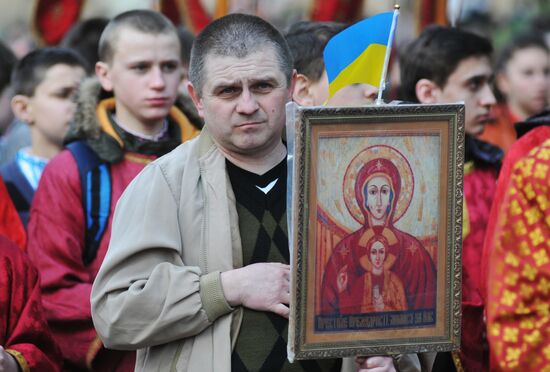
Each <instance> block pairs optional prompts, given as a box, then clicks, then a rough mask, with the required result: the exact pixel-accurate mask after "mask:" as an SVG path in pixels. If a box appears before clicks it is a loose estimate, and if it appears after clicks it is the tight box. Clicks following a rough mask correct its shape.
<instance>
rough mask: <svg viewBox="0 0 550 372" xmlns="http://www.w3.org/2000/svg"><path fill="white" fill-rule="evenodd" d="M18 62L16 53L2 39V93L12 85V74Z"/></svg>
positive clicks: (0, 63)
mask: <svg viewBox="0 0 550 372" xmlns="http://www.w3.org/2000/svg"><path fill="white" fill-rule="evenodd" d="M16 63H17V57H16V56H15V54H14V53H13V52H12V50H11V49H10V48H8V46H7V45H5V44H4V43H3V42H1V41H0V94H2V92H3V91H4V89H6V88H7V87H8V86H9V85H10V81H11V74H12V71H13V68H14V66H15V64H16Z"/></svg>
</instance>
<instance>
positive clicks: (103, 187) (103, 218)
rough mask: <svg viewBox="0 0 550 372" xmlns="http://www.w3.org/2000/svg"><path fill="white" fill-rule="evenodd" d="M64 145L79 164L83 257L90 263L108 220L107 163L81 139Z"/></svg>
mask: <svg viewBox="0 0 550 372" xmlns="http://www.w3.org/2000/svg"><path fill="white" fill-rule="evenodd" d="M66 148H67V149H68V150H69V151H70V152H71V154H73V157H74V158H75V160H76V164H77V166H78V173H79V175H80V185H81V189H82V208H83V210H84V217H85V219H86V221H85V225H86V232H85V246H84V252H83V254H82V259H83V261H84V264H85V265H88V264H89V263H91V262H92V261H93V260H94V259H95V257H96V255H97V251H98V249H99V244H100V243H101V239H102V238H103V234H104V233H105V230H106V228H107V225H108V223H109V214H110V210H111V173H110V169H109V165H108V164H107V163H105V162H104V161H102V160H101V159H100V158H99V157H98V156H97V154H96V153H95V152H94V151H93V150H92V149H91V148H90V147H89V146H88V145H87V144H86V143H85V142H83V141H76V142H71V143H70V144H68V145H67V146H66Z"/></svg>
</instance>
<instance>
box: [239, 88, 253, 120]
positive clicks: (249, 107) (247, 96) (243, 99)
mask: <svg viewBox="0 0 550 372" xmlns="http://www.w3.org/2000/svg"><path fill="white" fill-rule="evenodd" d="M258 108H259V106H258V101H257V100H256V97H255V96H254V94H252V93H251V92H250V90H248V89H243V91H242V93H241V95H240V96H239V99H238V101H237V108H236V109H237V112H238V113H239V114H243V115H251V114H253V113H255V112H256V111H257V110H258Z"/></svg>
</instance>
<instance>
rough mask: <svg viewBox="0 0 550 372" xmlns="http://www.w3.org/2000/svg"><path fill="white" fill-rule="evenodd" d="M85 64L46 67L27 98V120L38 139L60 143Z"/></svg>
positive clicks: (58, 144) (54, 143)
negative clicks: (39, 80) (82, 65)
mask: <svg viewBox="0 0 550 372" xmlns="http://www.w3.org/2000/svg"><path fill="white" fill-rule="evenodd" d="M85 75H86V72H85V71H84V68H82V67H78V66H69V65H63V64H58V65H54V66H52V67H51V68H49V69H48V71H46V73H45V75H44V79H43V80H42V82H41V83H40V84H38V86H37V87H36V89H35V91H34V95H33V96H32V97H29V100H28V109H27V113H28V115H29V116H28V121H29V123H30V124H31V125H32V126H34V128H36V131H37V133H39V135H40V137H41V140H42V141H43V142H45V143H51V144H53V145H55V146H61V145H62V144H63V139H64V137H65V134H66V133H67V130H68V129H69V123H70V122H71V120H72V118H73V116H74V113H75V109H76V103H75V100H74V98H75V94H76V91H77V89H78V84H79V83H80V81H81V80H82V79H83V78H84V76H85Z"/></svg>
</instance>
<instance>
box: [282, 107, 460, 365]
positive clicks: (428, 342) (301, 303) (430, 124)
mask: <svg viewBox="0 0 550 372" xmlns="http://www.w3.org/2000/svg"><path fill="white" fill-rule="evenodd" d="M286 135H287V142H288V149H289V157H288V159H289V167H288V172H289V177H288V186H289V187H288V194H287V205H289V208H288V219H289V240H290V250H291V265H292V278H291V301H290V319H289V340H288V352H289V359H290V360H293V359H317V358H332V357H346V356H354V355H392V354H406V353H416V352H427V351H451V350H457V349H458V348H459V345H460V332H461V331H460V327H461V280H462V265H461V260H462V258H461V251H462V204H463V166H464V105H463V104H442V105H410V104H403V105H383V106H367V107H352V108H336V107H313V108H306V107H301V106H298V105H296V104H294V103H289V104H287V127H286ZM385 136H390V137H391V140H392V141H393V140H394V139H393V137H395V138H396V139H395V140H396V141H400V140H401V137H402V140H403V141H408V140H406V138H418V139H417V140H416V141H421V140H423V139H422V136H435V137H433V138H435V139H431V138H432V137H430V139H427V140H426V141H431V142H430V143H435V144H436V145H435V146H434V148H437V149H438V150H437V152H436V153H432V154H431V153H429V152H427V153H426V154H427V155H428V156H433V157H434V158H437V157H439V158H440V161H439V163H438V164H439V165H438V168H436V169H437V172H435V173H436V174H429V173H427V174H423V177H422V180H427V181H429V182H436V180H439V183H437V185H438V186H433V187H434V188H435V189H437V190H439V191H438V192H439V194H437V195H439V196H438V197H437V201H436V203H435V204H437V206H436V207H433V208H432V209H433V210H434V211H437V214H436V215H437V217H436V218H434V220H436V224H435V225H436V227H435V230H434V231H436V233H435V234H434V235H433V236H435V238H434V241H435V243H434V247H435V248H434V251H435V252H436V253H432V258H433V257H436V258H437V262H436V263H435V267H436V278H437V285H436V288H437V291H436V294H437V295H436V297H435V298H436V300H435V303H436V305H435V307H434V308H432V309H429V310H430V311H432V314H434V316H435V317H434V318H433V319H431V320H430V321H431V322H432V323H433V324H431V323H430V324H428V325H426V324H427V323H426V324H423V323H422V322H419V323H422V325H420V326H416V323H414V324H415V325H412V323H413V321H412V320H410V319H409V318H407V319H409V320H408V321H409V323H407V324H408V325H407V326H406V327H402V328H400V327H394V326H392V328H391V329H378V328H377V329H372V330H366V329H359V330H358V329H357V328H352V327H350V326H349V325H350V324H352V319H351V318H350V316H348V318H347V321H346V323H341V324H343V326H333V327H329V328H325V329H323V330H322V331H321V330H320V329H321V328H322V326H319V324H322V323H320V322H317V320H319V321H320V320H323V319H325V318H326V317H324V318H323V315H321V314H320V313H319V311H320V310H319V306H320V305H319V306H318V303H319V301H320V300H319V297H320V289H319V288H318V287H319V283H320V279H318V278H322V276H323V272H320V271H323V270H320V269H319V268H320V267H324V266H322V265H323V264H324V261H323V262H322V263H320V262H321V261H322V260H321V258H318V257H320V256H321V253H320V251H319V248H318V244H319V241H320V239H321V238H320V236H319V235H318V234H319V232H318V231H317V229H318V224H316V222H315V221H316V220H317V219H318V218H319V217H318V213H319V212H318V205H319V203H320V201H319V200H320V196H319V195H320V194H319V193H320V192H321V191H320V189H321V188H325V187H332V186H331V185H329V186H327V182H324V183H323V185H321V184H319V179H320V175H319V174H320V173H319V172H320V169H321V168H323V167H325V168H327V165H326V164H325V163H323V162H321V160H322V159H323V156H324V155H320V154H319V151H320V150H319V149H320V148H321V147H320V146H321V145H320V143H321V142H320V141H322V140H321V139H322V138H330V139H332V138H336V139H337V140H339V141H340V142H342V143H344V144H345V146H341V147H338V146H340V145H335V146H333V147H334V151H332V155H333V156H336V157H340V156H343V157H344V158H345V157H346V156H348V154H346V152H348V151H355V152H357V150H353V149H350V148H349V147H348V146H347V144H348V141H349V140H348V138H351V139H352V140H353V141H359V142H358V143H361V142H360V141H363V140H364V141H366V142H365V143H367V142H368V143H369V144H370V145H372V144H373V143H374V144H376V141H382V142H383V141H386V140H388V141H389V139H386V137H385ZM390 137H388V138H390ZM382 142H380V143H382ZM331 143H332V142H331ZM437 144H439V145H437ZM379 146H383V145H382V144H380V145H379ZM437 146H439V147H437ZM365 147H366V146H365ZM329 148H330V147H329ZM409 150H410V151H413V152H412V153H414V147H413V150H411V149H410V148H409ZM365 151H369V150H365ZM422 151H424V152H426V151H429V150H426V149H422ZM403 152H404V151H403ZM324 154H325V155H326V153H324ZM329 155H330V154H329ZM352 156H357V155H355V153H354V154H350V155H349V156H348V158H350V157H352ZM320 159H321V160H320ZM349 163H350V164H351V162H349ZM417 163H418V162H417ZM323 164H325V165H323ZM346 164H347V163H346ZM419 164H421V166H422V164H423V163H419ZM335 168H338V167H335ZM424 173H426V172H424ZM325 181H326V180H325ZM338 182H339V181H338V180H335V182H334V183H335V184H338ZM419 182H420V180H419ZM329 183H330V182H329ZM334 187H340V186H334ZM341 189H342V190H343V189H344V186H342V187H341ZM338 190H339V189H338ZM415 192H416V191H415ZM416 195H417V194H414V196H412V195H411V197H413V198H414V197H416ZM421 197H423V196H421ZM321 202H322V200H321ZM348 210H349V208H348ZM415 212H417V214H419V215H420V214H421V213H419V212H418V211H416V210H415ZM418 219H419V220H420V221H421V222H420V224H422V222H423V220H422V219H421V217H418ZM432 225H433V223H432ZM336 244H337V243H335V244H334V245H336ZM434 261H435V260H434ZM316 278H317V279H316ZM419 311H420V310H418V309H415V310H414V311H413V310H407V311H405V312H403V311H402V312H400V313H399V312H395V313H391V312H386V313H385V314H386V316H392V314H401V315H403V316H405V315H407V314H413V313H414V314H413V315H411V317H414V316H416V317H417V318H418V319H419V318H420V317H421V316H420V315H416V314H417V313H418V312H419ZM378 314H380V313H378V312H373V313H364V314H362V315H361V316H363V318H362V320H361V321H362V322H368V321H369V319H370V318H369V317H371V316H379V315H378ZM388 314H389V315H388ZM426 314H427V313H426ZM395 316H397V315H395ZM333 318H334V321H333V323H330V324H333V325H334V324H337V323H338V322H340V321H339V320H338V319H344V318H345V316H343V315H342V316H340V318H338V316H334V317H333ZM327 319H329V318H327ZM373 319H374V318H373ZM386 319H390V318H386ZM392 319H393V318H392ZM396 319H397V318H396ZM411 319H412V318H411ZM329 320H330V319H329ZM323 321H324V320H323ZM327 324H329V323H327ZM354 324H359V323H354ZM361 324H367V323H361ZM381 324H382V323H381ZM392 324H396V323H395V322H394V323H392ZM346 327H348V328H346ZM327 329H328V330H327ZM331 329H334V331H331Z"/></svg>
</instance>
